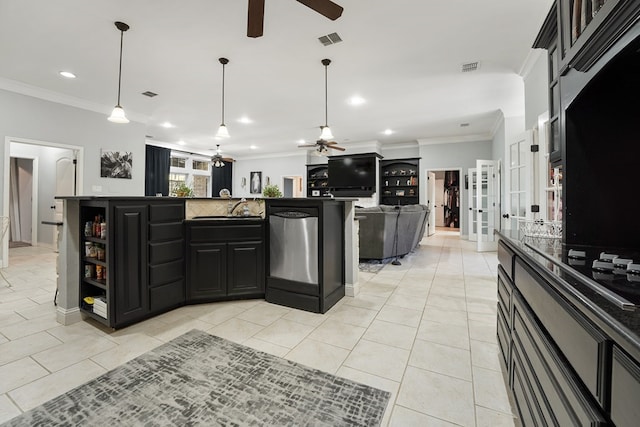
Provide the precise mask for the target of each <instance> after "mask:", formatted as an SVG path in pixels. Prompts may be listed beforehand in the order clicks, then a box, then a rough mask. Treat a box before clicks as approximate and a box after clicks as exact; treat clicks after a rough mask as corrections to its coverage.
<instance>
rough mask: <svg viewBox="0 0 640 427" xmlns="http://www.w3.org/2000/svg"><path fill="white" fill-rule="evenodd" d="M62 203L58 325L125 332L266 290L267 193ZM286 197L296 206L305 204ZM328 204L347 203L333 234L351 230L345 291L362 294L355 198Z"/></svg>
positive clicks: (347, 234) (260, 295)
mask: <svg viewBox="0 0 640 427" xmlns="http://www.w3.org/2000/svg"><path fill="white" fill-rule="evenodd" d="M61 199H63V200H64V205H65V210H64V212H65V215H64V220H63V225H62V230H61V233H60V252H59V254H58V260H57V263H58V264H57V265H58V278H57V283H58V297H57V320H58V322H59V323H62V324H71V323H75V322H77V321H79V320H81V319H82V318H83V317H91V318H93V319H95V320H96V321H98V322H100V323H103V324H104V325H106V326H108V327H111V328H120V327H123V326H127V325H129V324H132V323H135V322H138V321H140V320H143V319H146V318H149V317H152V316H155V315H157V314H160V313H162V312H166V311H169V310H171V309H173V308H176V307H179V306H182V305H185V304H193V303H199V302H212V301H223V300H230V299H244V298H264V296H265V274H266V268H265V257H266V254H267V251H268V248H267V247H266V246H265V245H266V244H265V242H266V238H267V221H266V220H265V208H266V206H265V200H263V199H253V200H244V199H237V198H233V199H224V198H193V199H190V198H189V199H184V198H175V197H106V196H105V197H91V196H79V197H62V198H61ZM279 200H287V203H288V205H290V206H296V205H298V204H301V205H304V204H305V203H306V199H279ZM314 203H316V204H318V203H322V201H319V200H318V199H314ZM327 203H332V204H337V205H339V206H340V207H341V208H340V209H339V212H340V221H339V226H338V228H337V229H335V230H333V229H331V230H325V233H336V236H344V238H342V237H340V240H341V241H342V242H343V250H344V254H345V256H344V266H345V268H344V274H343V275H342V279H341V284H340V286H341V287H342V288H343V294H344V293H345V292H346V294H347V295H354V294H355V293H356V292H357V288H356V287H357V277H358V270H357V268H358V264H357V260H358V255H357V240H355V239H357V235H356V233H357V228H356V227H357V223H356V224H354V218H353V215H354V214H353V212H354V210H353V199H337V198H336V199H327ZM94 224H97V225H98V226H97V227H96V226H94ZM102 228H104V230H103V229H102ZM96 231H97V232H96ZM97 254H100V255H101V256H97ZM94 304H95V306H94ZM300 308H303V307H300Z"/></svg>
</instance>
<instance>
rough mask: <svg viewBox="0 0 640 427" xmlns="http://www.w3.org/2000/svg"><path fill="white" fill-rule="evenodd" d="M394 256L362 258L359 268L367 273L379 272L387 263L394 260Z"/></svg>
mask: <svg viewBox="0 0 640 427" xmlns="http://www.w3.org/2000/svg"><path fill="white" fill-rule="evenodd" d="M393 260H394V258H384V259H361V260H360V262H359V263H358V270H360V271H363V272H366V273H374V274H377V273H379V272H380V270H382V269H383V268H384V266H385V265H387V264H389V263H390V262H391V261H393Z"/></svg>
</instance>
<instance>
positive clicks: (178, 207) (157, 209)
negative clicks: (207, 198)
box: [149, 202, 184, 222]
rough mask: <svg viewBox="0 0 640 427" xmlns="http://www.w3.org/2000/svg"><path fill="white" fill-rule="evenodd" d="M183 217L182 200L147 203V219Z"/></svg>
mask: <svg viewBox="0 0 640 427" xmlns="http://www.w3.org/2000/svg"><path fill="white" fill-rule="evenodd" d="M183 219H184V202H180V203H178V202H176V203H158V204H153V203H151V204H150V205H149V221H151V222H164V221H182V220H183Z"/></svg>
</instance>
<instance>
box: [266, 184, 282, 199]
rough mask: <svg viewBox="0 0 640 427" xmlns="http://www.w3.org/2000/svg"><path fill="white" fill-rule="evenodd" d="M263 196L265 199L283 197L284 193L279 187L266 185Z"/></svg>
mask: <svg viewBox="0 0 640 427" xmlns="http://www.w3.org/2000/svg"><path fill="white" fill-rule="evenodd" d="M262 195H263V196H264V197H282V193H281V192H280V189H279V188H278V186H277V185H275V184H273V185H265V186H264V189H263V190H262Z"/></svg>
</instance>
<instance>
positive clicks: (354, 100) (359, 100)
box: [347, 95, 367, 106]
mask: <svg viewBox="0 0 640 427" xmlns="http://www.w3.org/2000/svg"><path fill="white" fill-rule="evenodd" d="M347 102H348V103H349V105H353V106H358V105H362V104H364V103H366V102H367V100H366V99H364V98H363V97H361V96H358V95H354V96H352V97H351V98H349V100H348V101H347Z"/></svg>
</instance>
